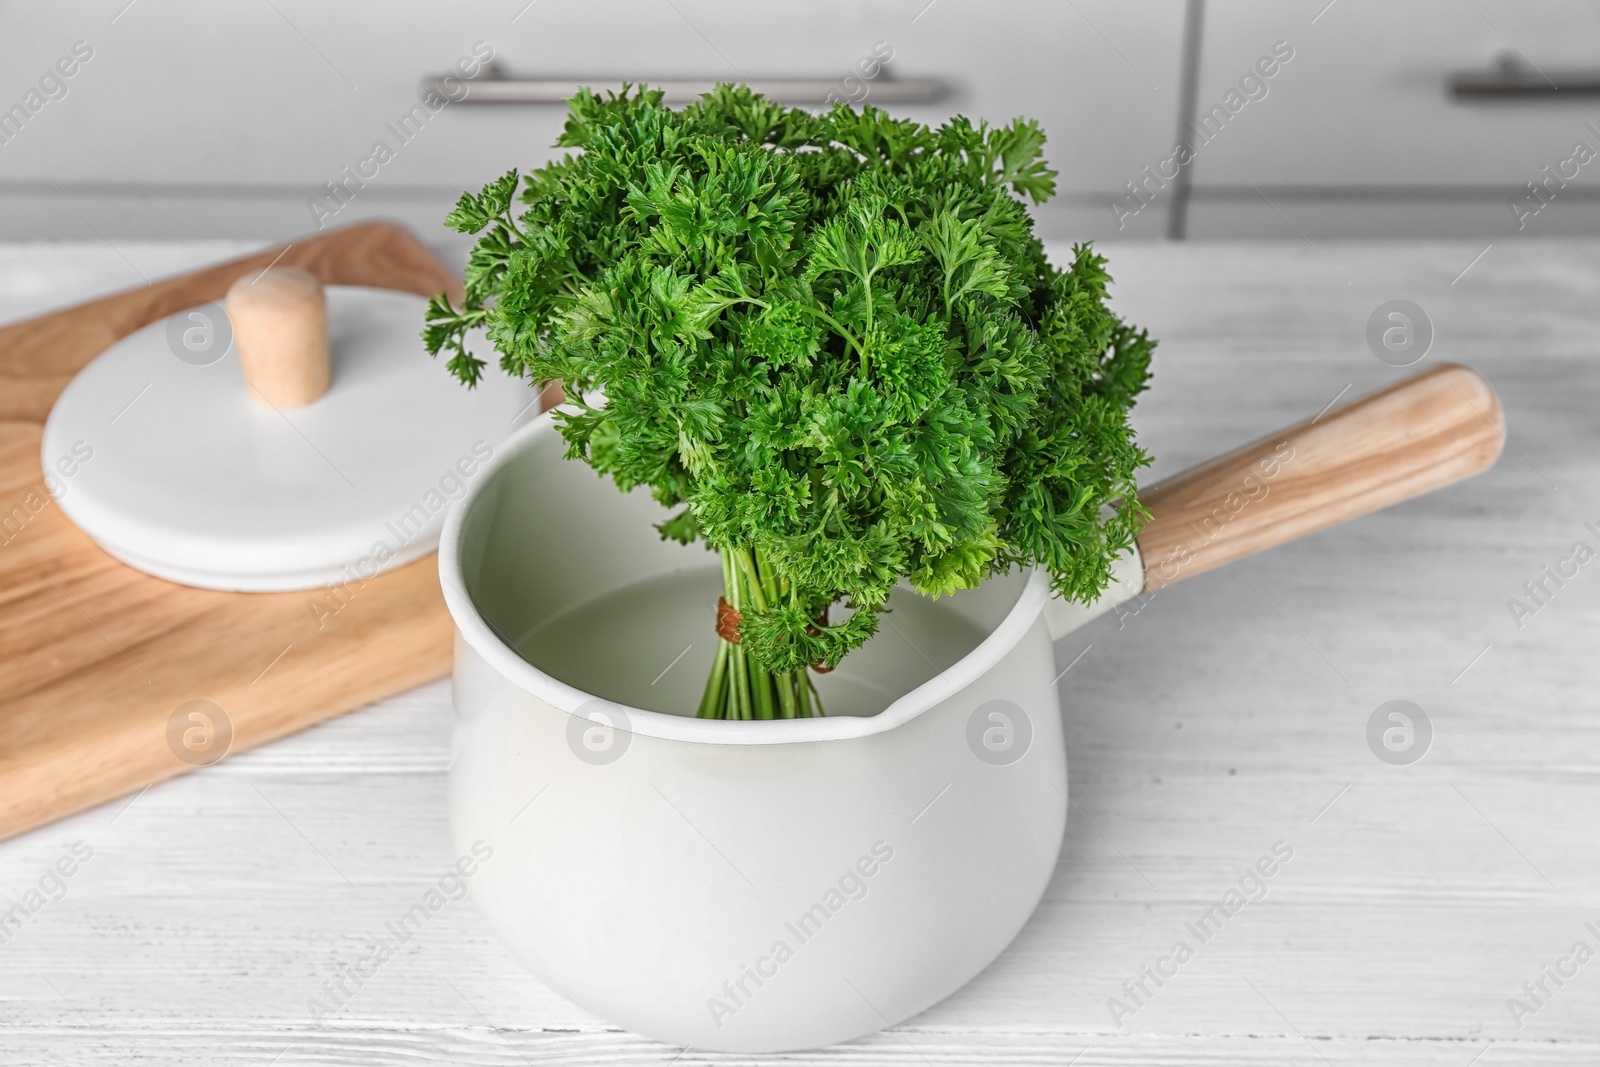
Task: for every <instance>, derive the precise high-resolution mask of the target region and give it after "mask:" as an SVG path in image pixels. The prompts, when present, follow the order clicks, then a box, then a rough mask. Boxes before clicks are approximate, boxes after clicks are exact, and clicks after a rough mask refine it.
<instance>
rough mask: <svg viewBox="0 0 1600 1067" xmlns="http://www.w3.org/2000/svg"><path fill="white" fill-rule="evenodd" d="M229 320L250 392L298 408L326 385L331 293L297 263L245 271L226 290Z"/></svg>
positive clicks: (281, 405) (269, 402)
mask: <svg viewBox="0 0 1600 1067" xmlns="http://www.w3.org/2000/svg"><path fill="white" fill-rule="evenodd" d="M227 308H228V321H229V322H230V323H232V325H233V344H234V348H235V349H237V350H238V353H239V363H240V364H241V365H242V366H243V367H244V380H245V383H246V384H247V385H248V386H249V387H250V395H251V396H252V397H254V398H255V399H256V400H257V401H259V402H260V403H263V404H266V405H267V406H269V407H275V408H297V407H301V406H302V405H305V404H309V403H311V402H312V401H313V400H315V399H317V397H319V396H321V395H322V394H323V393H325V392H327V391H328V378H329V373H330V371H329V361H328V299H327V296H326V295H325V294H324V293H323V291H322V283H321V282H320V281H318V280H317V279H316V278H315V277H313V276H312V275H310V274H307V273H306V272H305V271H303V270H297V269H296V268H294V267H270V268H268V269H267V270H265V271H263V272H262V273H261V274H259V275H253V276H252V275H246V276H244V277H241V278H240V279H239V280H238V281H236V282H234V283H233V286H232V287H231V288H230V289H229V290H228V298H227Z"/></svg>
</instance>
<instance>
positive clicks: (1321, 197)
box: [1188, 0, 1600, 240]
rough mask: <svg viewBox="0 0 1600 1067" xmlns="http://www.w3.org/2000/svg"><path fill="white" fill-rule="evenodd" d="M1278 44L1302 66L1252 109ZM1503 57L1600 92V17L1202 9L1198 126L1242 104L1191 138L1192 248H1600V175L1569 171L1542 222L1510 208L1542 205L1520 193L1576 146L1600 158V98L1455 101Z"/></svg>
mask: <svg viewBox="0 0 1600 1067" xmlns="http://www.w3.org/2000/svg"><path fill="white" fill-rule="evenodd" d="M1279 42H1283V43H1284V44H1285V45H1286V46H1287V47H1288V48H1290V49H1292V51H1293V59H1292V60H1290V61H1289V62H1287V63H1285V64H1283V65H1282V69H1281V70H1280V71H1279V73H1278V74H1277V75H1276V76H1275V77H1273V78H1272V79H1270V80H1266V81H1264V85H1265V95H1259V94H1260V93H1261V90H1253V92H1254V93H1255V94H1257V95H1258V98H1254V99H1252V98H1250V96H1251V92H1252V87H1251V86H1249V85H1248V84H1245V85H1242V84H1241V81H1242V79H1245V78H1247V77H1248V76H1249V75H1250V73H1251V72H1252V71H1254V70H1255V69H1256V66H1255V65H1256V64H1257V63H1258V61H1259V60H1260V59H1261V58H1262V57H1263V56H1267V55H1269V54H1270V53H1271V51H1272V48H1273V46H1274V45H1275V44H1277V43H1279ZM1503 56H1509V57H1510V58H1511V59H1512V60H1513V61H1514V63H1515V65H1516V67H1517V68H1520V69H1522V70H1524V71H1525V72H1526V76H1527V77H1528V78H1529V79H1531V80H1533V81H1535V82H1538V81H1541V80H1542V79H1543V78H1544V77H1545V76H1546V75H1549V76H1550V77H1551V78H1552V79H1553V80H1555V81H1557V82H1558V83H1569V82H1568V79H1569V78H1570V76H1571V75H1573V74H1585V75H1587V76H1588V78H1589V79H1590V80H1591V81H1594V80H1600V5H1596V4H1594V3H1592V2H1589V0H1547V2H1542V3H1538V4H1528V3H1519V2H1517V0H1470V2H1468V0H1409V2H1407V3H1404V4H1397V3H1392V2H1386V0H1335V2H1333V3H1331V4H1330V3H1329V2H1328V0H1295V2H1293V3H1283V2H1282V0H1208V2H1207V3H1206V6H1205V17H1204V33H1203V47H1202V51H1201V62H1200V71H1199V82H1198V92H1197V94H1196V97H1197V98H1196V118H1197V120H1198V119H1200V118H1202V117H1204V116H1207V115H1212V116H1215V112H1216V109H1217V108H1222V109H1223V111H1224V112H1226V111H1227V108H1226V106H1225V104H1224V101H1225V99H1226V97H1227V95H1228V94H1229V93H1230V92H1232V93H1234V94H1235V99H1236V100H1243V101H1244V103H1243V106H1242V107H1240V108H1239V110H1238V111H1237V113H1236V114H1232V115H1231V116H1230V117H1228V120H1227V121H1226V123H1225V124H1224V123H1223V122H1222V121H1221V119H1220V118H1219V117H1212V118H1211V120H1210V122H1209V124H1208V125H1206V126H1205V127H1204V128H1203V130H1202V131H1201V132H1200V133H1199V134H1197V136H1196V140H1197V142H1200V143H1198V144H1197V149H1196V153H1195V160H1194V163H1193V170H1192V179H1193V194H1192V200H1191V202H1190V208H1189V212H1188V234H1189V236H1192V237H1205V236H1259V237H1288V238H1289V239H1291V240H1298V239H1299V238H1298V237H1297V236H1296V232H1295V230H1296V228H1298V229H1299V230H1300V231H1303V232H1304V233H1305V234H1306V235H1308V236H1311V237H1318V236H1328V237H1345V236H1348V237H1384V236H1394V237H1417V236H1455V235H1464V234H1468V233H1471V234H1482V235H1486V236H1490V237H1492V236H1495V235H1500V234H1504V235H1511V234H1516V233H1518V232H1519V229H1518V224H1519V222H1521V223H1522V230H1521V232H1523V233H1532V234H1546V235H1549V234H1557V233H1575V232H1584V233H1597V232H1600V164H1591V165H1588V166H1583V167H1581V168H1580V167H1578V166H1576V165H1568V166H1567V167H1566V168H1565V170H1566V173H1567V174H1568V176H1569V178H1568V179H1567V180H1565V184H1564V186H1563V185H1562V184H1560V183H1552V184H1551V185H1550V186H1548V187H1547V188H1548V190H1549V191H1550V192H1551V194H1552V196H1551V197H1550V199H1549V202H1548V203H1544V204H1543V209H1542V210H1540V211H1538V212H1537V214H1536V215H1530V214H1528V213H1527V211H1526V208H1525V209H1524V211H1522V212H1518V211H1516V210H1513V208H1512V204H1513V203H1514V202H1523V201H1524V200H1526V206H1527V207H1538V206H1539V205H1541V203H1543V202H1542V201H1541V200H1528V199H1526V198H1528V197H1529V196H1530V195H1531V194H1530V193H1529V190H1528V188H1527V183H1528V182H1530V181H1532V182H1542V181H1543V180H1544V178H1545V175H1546V172H1545V170H1544V168H1545V167H1547V166H1548V167H1550V168H1552V170H1555V169H1557V168H1560V167H1561V166H1562V164H1563V162H1564V161H1566V160H1568V159H1569V158H1570V157H1571V156H1572V155H1573V147H1574V144H1575V143H1576V142H1578V141H1584V142H1587V144H1588V146H1589V147H1590V148H1591V149H1592V150H1594V151H1595V152H1597V153H1600V133H1596V132H1595V131H1594V130H1592V129H1590V128H1588V127H1587V126H1586V125H1585V123H1586V122H1588V121H1590V120H1592V119H1593V120H1600V96H1596V95H1592V94H1591V95H1580V94H1579V93H1577V92H1572V91H1566V92H1551V93H1533V94H1519V95H1515V96H1474V97H1458V96H1456V95H1454V94H1452V92H1451V91H1450V80H1451V77H1452V75H1454V74H1456V73H1458V72H1462V71H1472V72H1481V73H1483V74H1488V73H1490V72H1491V71H1493V70H1494V69H1495V67H1496V65H1497V64H1498V63H1499V62H1500V59H1501V57H1503ZM1214 130H1220V131H1221V132H1215V133H1213V132H1212V131H1214ZM1205 137H1209V138H1210V139H1209V140H1206V141H1201V139H1202V138H1205ZM1574 174H1575V177H1574V176H1573V175H1574Z"/></svg>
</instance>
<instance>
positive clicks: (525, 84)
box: [423, 66, 946, 107]
mask: <svg viewBox="0 0 1600 1067" xmlns="http://www.w3.org/2000/svg"><path fill="white" fill-rule="evenodd" d="M450 80H451V84H448V85H447V84H446V82H445V78H444V76H443V75H440V76H439V77H434V78H428V79H426V80H425V81H424V82H423V89H424V91H431V92H434V93H437V94H438V95H439V96H441V97H444V98H445V99H452V100H453V99H457V98H458V97H459V96H460V92H461V85H462V81H461V79H459V78H458V77H457V76H454V75H452V76H451V79H450ZM628 80H631V81H640V80H643V81H644V82H645V84H647V85H649V86H650V87H651V88H652V89H660V90H661V91H662V92H663V93H665V94H666V95H665V100H664V102H665V103H667V104H673V105H678V104H688V103H692V102H694V101H695V100H698V99H699V98H700V97H701V95H703V94H704V93H708V92H710V91H711V89H712V87H713V86H715V85H716V84H717V83H716V81H715V80H713V79H709V78H708V79H704V80H698V79H684V78H662V79H628ZM724 80H726V79H724ZM851 80H852V81H857V82H859V84H860V85H861V86H863V87H865V89H866V90H867V91H866V95H865V96H864V97H858V96H857V95H856V94H855V93H852V92H851V91H850V90H849V87H847V86H846V85H845V84H844V81H843V79H833V80H827V79H822V78H771V79H766V78H764V79H761V80H760V81H751V82H749V83H748V84H749V85H750V86H751V88H754V89H759V90H760V91H761V92H763V93H765V94H766V95H767V96H768V97H769V98H770V99H773V100H776V101H779V102H781V103H785V104H792V105H796V106H814V107H820V106H822V105H825V104H827V103H829V102H830V101H829V97H830V96H832V97H833V98H834V99H837V100H847V101H854V102H857V103H861V102H866V103H873V104H926V103H931V102H933V101H935V100H938V99H940V98H941V97H943V96H944V95H945V88H946V87H945V83H944V82H942V81H939V80H937V79H932V78H908V79H905V80H903V81H902V80H899V79H896V78H891V77H889V76H888V74H887V73H882V74H879V75H878V76H877V77H875V78H856V76H854V75H851ZM623 81H624V79H622V78H614V79H613V78H584V79H577V78H506V77H502V76H501V75H500V74H499V73H498V72H497V71H496V70H494V68H493V67H492V66H491V68H490V70H489V73H488V74H487V75H486V76H485V77H481V78H478V79H475V80H473V81H471V82H468V83H467V84H469V85H470V86H471V89H470V90H469V91H468V92H467V94H466V96H465V97H460V102H461V103H463V104H564V103H566V102H567V100H569V99H570V98H571V97H572V96H573V95H574V94H576V93H577V91H578V89H579V87H580V86H585V85H587V86H590V87H591V88H599V89H606V88H620V87H621V85H622V83H623Z"/></svg>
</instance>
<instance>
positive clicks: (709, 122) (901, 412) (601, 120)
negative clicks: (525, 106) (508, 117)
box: [424, 85, 1154, 718]
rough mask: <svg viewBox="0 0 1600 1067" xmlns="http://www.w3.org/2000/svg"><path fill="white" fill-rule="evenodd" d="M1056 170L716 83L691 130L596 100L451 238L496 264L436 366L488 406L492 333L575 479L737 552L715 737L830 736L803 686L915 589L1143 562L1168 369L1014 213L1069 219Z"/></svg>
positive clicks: (872, 117)
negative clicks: (1154, 414)
mask: <svg viewBox="0 0 1600 1067" xmlns="http://www.w3.org/2000/svg"><path fill="white" fill-rule="evenodd" d="M1044 140H1045V138H1044V133H1043V131H1042V130H1041V129H1040V128H1039V126H1038V124H1037V123H1035V122H1032V121H1029V120H1024V119H1019V120H1017V121H1014V122H1012V123H1011V124H1010V125H1007V126H994V127H991V126H988V125H986V124H980V125H973V124H972V123H971V122H969V121H968V120H967V119H965V118H961V117H956V118H953V119H951V120H950V121H949V122H946V123H945V124H944V125H942V126H939V127H938V128H931V127H928V126H924V125H921V124H919V123H916V122H912V121H908V120H904V119H895V118H891V117H890V116H889V115H887V114H886V113H884V112H883V111H880V110H878V109H876V108H872V107H866V108H863V109H861V110H859V111H856V110H852V109H851V108H849V107H847V106H845V105H838V106H836V107H834V108H833V110H831V111H829V112H827V113H825V114H821V115H813V114H811V113H808V112H806V111H802V110H798V109H791V108H786V107H781V106H779V105H777V104H774V103H773V102H771V101H769V100H767V99H765V98H764V97H762V96H761V95H760V94H758V93H755V92H752V91H751V90H749V89H748V88H744V87H735V86H728V85H723V86H718V87H717V88H716V89H715V90H714V91H713V92H711V93H708V94H706V95H705V96H704V97H702V98H701V99H700V100H699V101H698V102H696V103H694V104H691V105H689V106H688V107H686V108H684V109H683V110H681V111H673V110H671V109H669V108H667V107H664V106H663V105H662V103H661V93H660V92H657V91H653V90H649V89H624V90H623V92H622V93H621V94H620V95H619V94H611V95H608V96H605V97H601V96H598V95H596V94H594V93H592V92H589V91H588V90H584V91H581V92H580V93H579V95H578V96H577V97H575V98H574V99H573V100H572V101H571V104H570V113H569V115H568V118H567V123H566V128H565V131H564V132H563V133H562V135H561V137H560V139H559V140H558V141H557V142H556V143H557V145H558V146H564V147H568V148H573V149H578V150H579V151H578V152H575V153H573V154H570V155H567V156H566V157H564V158H560V159H557V160H555V161H554V162H551V163H548V164H546V165H544V166H542V167H539V168H537V169H535V170H533V171H531V172H528V173H527V174H520V173H519V172H517V171H511V172H510V173H508V174H506V175H505V176H503V177H501V178H500V179H498V180H496V181H494V182H492V183H490V184H489V185H488V186H486V187H485V188H484V189H483V191H482V192H481V193H480V194H478V195H472V194H466V195H463V196H462V197H461V200H460V203H459V204H458V205H457V206H456V209H455V210H454V211H453V212H452V213H451V214H450V216H449V218H448V220H447V222H448V224H449V225H451V226H452V227H454V228H456V229H457V230H460V231H463V232H466V233H476V234H481V236H480V237H479V239H478V243H477V246H476V247H475V248H474V250H473V252H472V255H471V258H470V261H469V264H468V267H467V271H466V299H465V301H464V303H463V305H462V307H461V308H459V309H458V308H455V307H452V306H451V304H450V302H449V300H448V299H447V298H446V297H444V296H440V297H438V298H436V299H435V300H434V301H433V302H432V304H431V305H430V307H429V312H428V324H427V328H426V330H425V331H424V338H425V339H426V342H427V346H428V349H429V350H430V351H431V352H433V353H435V354H438V353H440V352H446V353H448V355H449V368H450V370H451V371H453V372H454V373H455V374H456V375H457V376H458V377H460V378H461V379H462V380H463V381H464V382H466V383H467V384H469V385H471V384H473V383H475V382H476V381H477V380H478V377H479V375H480V374H481V373H482V369H483V367H484V362H483V361H482V360H480V359H478V358H477V357H476V356H474V355H473V354H472V353H471V352H470V351H469V350H468V348H467V347H466V337H467V334H468V332H469V331H471V330H473V329H476V328H478V327H484V328H486V329H487V333H488V337H489V340H490V342H491V343H492V344H493V345H494V347H495V349H496V350H497V351H498V352H499V353H500V365H501V366H502V367H503V368H505V369H506V370H507V371H509V372H513V373H516V374H519V375H523V376H526V377H528V378H530V379H532V380H534V381H536V382H549V381H556V382H560V383H561V384H562V386H563V387H564V388H565V390H566V395H567V397H568V406H567V407H566V408H564V409H562V410H560V411H558V413H557V415H556V419H557V422H558V424H559V428H560V432H561V433H562V435H563V436H564V438H565V440H566V442H567V445H568V456H569V458H575V459H578V458H581V459H583V460H585V461H587V462H588V463H589V464H590V465H591V466H592V467H594V469H595V470H596V471H598V472H600V473H601V474H603V475H609V476H610V477H612V478H613V479H614V480H615V481H616V483H617V485H618V486H620V487H621V488H622V489H630V488H632V487H634V486H637V485H646V486H649V487H650V489H651V491H652V492H653V493H654V495H655V498H656V499H657V500H659V501H660V502H661V503H662V504H664V505H667V506H668V507H673V508H679V509H681V510H679V511H678V512H677V514H676V515H675V516H674V517H673V518H671V519H669V520H668V521H666V522H664V523H662V524H661V526H660V530H661V533H662V536H664V537H671V538H675V539H677V540H679V541H682V542H684V543H685V544H688V543H691V542H693V541H696V540H703V541H704V542H705V543H706V544H707V545H708V546H710V547H711V548H712V549H714V550H716V551H718V552H719V553H720V554H721V557H722V561H723V576H724V586H725V589H726V600H727V601H728V604H729V606H730V607H731V608H732V609H734V610H735V611H737V612H738V613H739V616H740V619H739V622H738V626H737V634H736V636H737V637H738V638H739V640H738V641H737V642H729V641H727V640H719V645H718V651H717V658H716V661H715V666H714V667H713V670H712V674H711V677H710V679H709V680H708V684H707V686H706V691H705V698H704V699H703V700H702V702H701V705H700V708H699V714H700V715H702V716H707V717H713V718H791V717H796V716H808V715H813V714H821V710H822V709H821V704H820V702H819V701H818V700H817V698H816V692H815V689H814V688H813V686H812V684H811V682H810V677H809V675H808V673H807V667H808V666H811V665H826V666H829V667H832V666H834V665H837V664H838V663H839V661H840V660H841V659H842V658H844V656H845V655H846V654H847V653H848V652H850V651H851V650H853V649H855V648H858V647H860V645H861V644H862V643H863V642H865V641H866V640H867V639H868V638H870V637H871V636H872V635H873V634H874V633H875V632H876V631H877V627H878V615H879V613H880V612H881V611H883V610H885V603H886V601H887V600H888V598H889V594H890V591H891V590H893V589H894V588H895V586H896V585H897V584H898V583H900V582H902V581H905V582H908V583H909V584H910V585H911V587H912V588H913V589H915V590H917V591H918V592H920V593H923V594H926V595H928V596H934V597H937V596H941V595H944V594H948V593H953V592H955V591H957V590H960V589H968V588H971V587H973V586H975V585H977V584H978V583H979V582H981V581H983V580H984V578H986V577H987V576H989V575H992V574H996V573H999V572H1003V571H1005V570H1007V569H1009V568H1010V567H1012V566H1033V565H1037V566H1040V567H1043V568H1045V569H1046V570H1048V572H1049V573H1050V576H1051V580H1052V584H1053V586H1054V588H1055V590H1056V592H1058V593H1060V594H1061V595H1063V596H1067V597H1071V598H1075V599H1079V600H1088V599H1092V598H1093V597H1094V596H1096V595H1097V594H1098V593H1100V591H1101V590H1103V589H1104V588H1105V586H1106V584H1107V582H1108V581H1109V577H1110V565H1111V561H1112V559H1113V558H1114V557H1115V556H1116V555H1118V554H1119V553H1122V552H1124V551H1126V550H1127V549H1128V547H1129V546H1130V545H1131V544H1132V542H1133V539H1134V536H1135V535H1136V534H1137V533H1138V530H1139V526H1140V523H1141V522H1142V521H1143V520H1144V519H1145V518H1147V517H1148V516H1147V515H1146V513H1145V511H1144V510H1143V509H1142V508H1141V507H1140V506H1139V503H1138V500H1137V497H1136V496H1135V485H1134V473H1135V471H1136V470H1137V469H1138V468H1139V467H1140V466H1142V465H1143V464H1145V463H1147V462H1148V457H1147V456H1146V455H1145V453H1144V452H1143V451H1142V450H1141V449H1140V448H1139V447H1138V446H1137V445H1136V444H1135V443H1134V440H1133V436H1132V432H1131V431H1130V429H1129V426H1128V411H1129V408H1130V407H1131V406H1132V405H1133V401H1134V397H1135V395H1136V394H1138V393H1139V392H1140V391H1141V390H1142V389H1143V388H1144V385H1145V381H1146V379H1147V377H1148V373H1149V362H1150V353H1151V350H1152V348H1153V347H1154V342H1152V341H1151V340H1150V339H1149V337H1148V336H1147V335H1146V334H1145V332H1144V331H1142V330H1137V329H1135V328H1134V327H1132V326H1129V325H1126V324H1125V323H1123V322H1122V321H1121V320H1120V319H1119V318H1118V317H1117V316H1116V315H1114V314H1113V313H1112V312H1111V311H1110V310H1109V309H1108V308H1107V307H1106V285H1107V283H1108V282H1109V281H1110V277H1109V275H1107V273H1106V271H1105V260H1104V259H1102V258H1101V257H1100V256H1097V255H1095V254H1094V253H1093V252H1092V251H1091V250H1090V248H1089V247H1087V246H1084V245H1079V246H1077V247H1075V248H1074V249H1073V255H1072V262H1071V264H1070V265H1069V266H1068V267H1067V269H1065V270H1061V269H1058V268H1057V267H1055V266H1053V265H1051V264H1050V263H1049V262H1048V261H1047V260H1046V259H1045V255H1044V249H1043V246H1042V245H1041V244H1040V242H1039V240H1038V239H1037V238H1036V237H1035V236H1034V234H1033V220H1032V218H1031V217H1030V215H1029V212H1028V209H1027V207H1026V206H1025V205H1024V203H1023V199H1022V198H1024V197H1026V198H1027V199H1029V200H1031V201H1033V202H1034V203H1038V202H1040V201H1043V200H1044V199H1046V198H1047V197H1049V196H1050V195H1051V194H1052V193H1054V191H1055V174H1056V172H1055V171H1053V170H1050V169H1049V168H1048V167H1047V166H1046V165H1045V163H1044V162H1043V161H1042V159H1041V155H1040V153H1041V149H1042V148H1043V145H1044ZM601 396H603V397H604V400H603V401H601V400H598V399H597V398H598V397H601ZM1108 505H1112V506H1111V507H1108ZM830 607H835V609H836V612H837V611H838V609H840V608H842V609H844V616H843V617H842V618H837V619H836V621H834V622H833V623H832V624H831V625H829V624H827V623H825V622H824V621H823V620H824V614H825V612H826V611H827V610H828V609H829V608H830ZM706 624H707V626H708V627H709V626H711V625H712V620H710V619H708V620H707V623H706Z"/></svg>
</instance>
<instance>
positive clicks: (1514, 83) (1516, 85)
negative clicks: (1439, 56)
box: [1450, 52, 1600, 100]
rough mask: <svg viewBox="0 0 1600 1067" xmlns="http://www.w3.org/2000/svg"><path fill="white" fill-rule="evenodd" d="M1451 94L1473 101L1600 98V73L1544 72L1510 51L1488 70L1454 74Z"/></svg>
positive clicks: (1581, 71) (1591, 71) (1588, 71)
mask: <svg viewBox="0 0 1600 1067" xmlns="http://www.w3.org/2000/svg"><path fill="white" fill-rule="evenodd" d="M1450 93H1451V95H1453V96H1455V97H1456V98H1457V99H1473V100H1484V99H1489V100H1494V99H1501V100H1504V99H1527V98H1530V97H1531V98H1537V97H1555V96H1559V97H1563V98H1565V97H1573V96H1600V70H1548V71H1541V70H1538V69H1536V68H1534V67H1533V66H1531V65H1530V64H1528V63H1527V62H1525V61H1524V60H1522V59H1520V58H1518V57H1517V56H1516V55H1515V54H1514V53H1510V52H1507V53H1505V54H1503V55H1501V56H1500V58H1499V59H1498V60H1496V61H1495V65H1494V66H1493V67H1491V68H1490V69H1489V70H1487V71H1461V72H1458V73H1456V74H1452V75H1451V76H1450Z"/></svg>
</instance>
